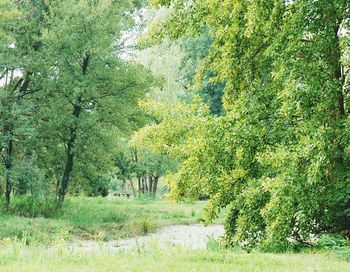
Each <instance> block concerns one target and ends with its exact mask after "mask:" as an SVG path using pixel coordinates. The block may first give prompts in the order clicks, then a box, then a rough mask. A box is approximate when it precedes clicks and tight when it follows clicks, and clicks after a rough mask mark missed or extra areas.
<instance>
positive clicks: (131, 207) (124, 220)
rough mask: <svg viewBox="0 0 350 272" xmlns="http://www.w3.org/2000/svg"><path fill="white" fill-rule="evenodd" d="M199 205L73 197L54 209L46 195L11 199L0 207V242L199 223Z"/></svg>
mask: <svg viewBox="0 0 350 272" xmlns="http://www.w3.org/2000/svg"><path fill="white" fill-rule="evenodd" d="M204 206H205V203H203V202H193V203H191V204H189V203H174V202H167V201H161V200H158V201H151V200H146V199H143V200H140V201H139V200H125V199H123V200H120V199H106V198H88V197H76V198H70V199H67V201H66V202H65V203H64V204H63V206H62V207H60V208H59V209H57V208H56V206H55V202H54V201H53V200H50V199H30V198H14V199H13V201H12V203H11V205H10V207H9V208H8V209H6V208H5V206H1V212H0V240H1V239H4V238H11V239H13V238H16V239H19V240H20V239H22V238H23V237H24V236H25V237H27V238H26V239H27V243H28V244H33V243H37V244H54V243H55V242H56V241H61V240H72V239H76V238H78V239H92V240H101V241H106V240H111V239H119V238H125V237H132V236H136V235H145V234H148V233H150V232H153V231H154V230H155V229H156V228H158V227H161V226H164V225H172V224H192V223H197V222H200V221H201V218H202V210H203V207H204Z"/></svg>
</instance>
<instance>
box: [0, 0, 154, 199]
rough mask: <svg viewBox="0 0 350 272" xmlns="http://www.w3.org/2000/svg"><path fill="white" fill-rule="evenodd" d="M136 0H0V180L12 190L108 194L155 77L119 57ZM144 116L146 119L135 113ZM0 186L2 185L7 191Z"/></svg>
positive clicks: (130, 23)
mask: <svg viewBox="0 0 350 272" xmlns="http://www.w3.org/2000/svg"><path fill="white" fill-rule="evenodd" d="M138 6H139V3H138V1H131V0H130V1H129V0H125V1H108V0H101V1H88V0H86V1H68V0H67V1H45V0H42V1H20V0H18V1H10V0H1V1H0V29H1V31H0V46H1V49H0V76H1V81H0V103H1V108H0V120H1V123H2V129H1V134H0V144H1V145H0V154H1V165H0V177H1V178H2V177H4V182H2V184H1V185H2V188H4V187H5V190H4V191H5V194H6V200H7V205H9V202H10V194H11V193H12V192H13V193H15V194H31V195H37V194H41V195H47V194H57V195H58V198H59V200H60V201H61V202H62V201H63V200H64V198H65V195H66V193H67V192H68V191H71V192H84V191H85V192H87V193H88V194H89V195H96V194H98V193H99V192H103V194H105V192H106V186H107V183H108V178H109V176H111V175H110V172H111V171H114V170H115V165H114V162H113V157H114V155H115V153H116V152H117V151H116V150H115V149H116V146H117V145H116V143H117V142H118V140H119V136H120V135H125V134H128V133H130V131H132V130H133V129H134V128H135V127H137V125H138V124H139V122H141V121H140V110H139V109H138V107H137V103H138V100H139V99H140V98H142V97H143V96H144V94H145V92H146V91H147V90H148V89H149V88H150V86H152V84H153V79H152V77H151V75H150V73H149V72H147V71H146V70H145V69H144V68H143V67H142V66H141V65H137V64H135V63H133V62H131V61H128V60H126V59H125V58H124V57H123V54H124V53H125V50H126V48H125V46H124V44H123V39H122V37H123V33H124V32H123V31H125V30H126V29H128V28H129V27H131V26H132V24H133V18H132V12H133V10H135V8H137V7H138ZM141 119H142V118H141ZM3 186H4V187H3Z"/></svg>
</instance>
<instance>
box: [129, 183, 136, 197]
mask: <svg viewBox="0 0 350 272" xmlns="http://www.w3.org/2000/svg"><path fill="white" fill-rule="evenodd" d="M130 185H131V189H132V193H133V195H134V197H135V198H136V192H135V187H134V183H133V181H132V179H130Z"/></svg>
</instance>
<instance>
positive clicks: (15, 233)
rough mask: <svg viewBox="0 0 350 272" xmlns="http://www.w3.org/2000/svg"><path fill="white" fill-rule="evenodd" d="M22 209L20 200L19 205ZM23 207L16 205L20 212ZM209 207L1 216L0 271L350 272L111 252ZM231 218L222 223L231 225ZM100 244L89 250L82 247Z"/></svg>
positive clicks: (310, 259)
mask: <svg viewBox="0 0 350 272" xmlns="http://www.w3.org/2000/svg"><path fill="white" fill-rule="evenodd" d="M18 201H19V200H18ZM14 203H16V201H14V202H13V205H15V204H14ZM205 204H206V203H205V202H204V201H188V202H182V203H176V202H169V201H165V200H156V201H151V200H147V199H144V200H128V199H107V198H87V197H76V198H70V199H68V201H67V202H66V203H65V204H64V206H62V208H61V209H59V210H57V211H56V212H55V213H54V214H53V215H52V216H51V217H47V218H45V217H32V218H29V217H25V216H23V215H22V216H19V215H9V214H6V213H4V212H2V213H1V216H0V235H1V238H0V271H135V272H136V271H162V272H163V271H165V272H167V271H337V272H338V271H349V270H350V263H349V262H347V261H346V260H345V259H344V258H341V257H340V256H339V255H336V254H334V253H332V252H330V251H324V250H323V251H315V250H313V251H304V252H300V253H289V254H267V253H261V252H258V251H254V252H251V253H247V252H244V251H242V250H239V249H224V248H223V247H221V246H220V243H219V241H212V240H209V242H208V244H207V248H206V249H189V248H183V247H180V246H176V245H168V246H164V245H163V246H161V245H160V244H158V243H154V244H151V245H149V246H148V247H142V248H135V249H133V250H130V251H117V252H116V251H111V250H110V249H108V248H106V247H104V243H105V242H106V241H108V240H118V239H123V238H126V237H137V236H140V235H147V234H150V233H151V232H154V231H156V230H157V229H158V228H160V227H162V226H167V225H176V224H194V223H203V222H204V219H203V218H204V217H203V209H204V207H205ZM223 218H224V214H223V215H222V216H220V217H219V218H218V219H217V220H216V222H215V223H220V224H221V223H223ZM77 239H79V240H94V241H99V242H100V248H98V249H93V250H87V249H86V248H79V247H77V246H72V245H74V243H75V241H76V240H77Z"/></svg>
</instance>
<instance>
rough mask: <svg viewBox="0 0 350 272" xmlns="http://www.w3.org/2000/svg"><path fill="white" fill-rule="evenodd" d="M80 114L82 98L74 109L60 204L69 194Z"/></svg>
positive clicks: (60, 192) (59, 194)
mask: <svg viewBox="0 0 350 272" xmlns="http://www.w3.org/2000/svg"><path fill="white" fill-rule="evenodd" d="M80 112H81V96H80V97H79V99H78V103H77V104H75V105H74V108H73V118H74V125H73V128H72V129H71V130H70V137H69V140H68V144H67V153H66V164H65V167H64V171H63V176H62V180H61V187H60V190H59V193H58V200H59V202H60V203H62V202H63V201H64V198H65V196H66V194H67V190H68V186H69V182H70V177H71V174H72V171H73V165H74V157H75V156H74V155H75V154H74V146H75V142H76V139H77V129H78V125H77V121H78V118H79V116H80Z"/></svg>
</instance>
